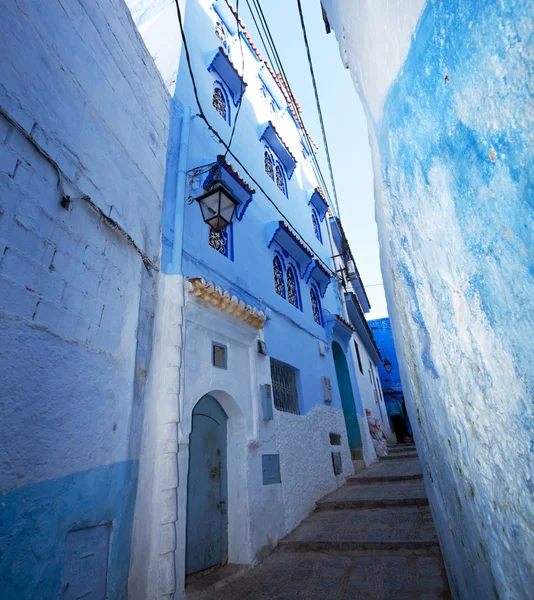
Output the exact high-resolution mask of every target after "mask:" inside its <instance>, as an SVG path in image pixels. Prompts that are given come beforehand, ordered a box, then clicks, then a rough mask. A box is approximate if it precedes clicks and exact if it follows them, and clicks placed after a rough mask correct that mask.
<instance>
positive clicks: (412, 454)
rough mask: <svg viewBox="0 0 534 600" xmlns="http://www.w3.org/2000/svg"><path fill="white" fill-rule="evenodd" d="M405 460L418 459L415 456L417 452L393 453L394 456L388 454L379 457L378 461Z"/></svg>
mask: <svg viewBox="0 0 534 600" xmlns="http://www.w3.org/2000/svg"><path fill="white" fill-rule="evenodd" d="M403 458H404V459H407V458H419V457H418V456H417V452H409V453H408V452H407V453H402V454H401V453H400V452H398V453H394V454H388V456H381V457H380V460H402V459H403Z"/></svg>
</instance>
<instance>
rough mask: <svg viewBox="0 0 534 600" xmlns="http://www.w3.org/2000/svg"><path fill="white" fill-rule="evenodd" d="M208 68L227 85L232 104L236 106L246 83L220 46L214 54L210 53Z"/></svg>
mask: <svg viewBox="0 0 534 600" xmlns="http://www.w3.org/2000/svg"><path fill="white" fill-rule="evenodd" d="M208 70H209V71H215V72H216V73H217V74H218V75H219V77H220V78H221V79H222V80H223V81H224V83H225V84H226V85H227V86H228V89H229V90H230V94H231V96H232V100H233V101H234V105H235V106H238V105H239V102H240V100H241V97H242V96H243V94H244V93H245V89H246V88H247V84H246V83H245V81H244V80H243V77H242V76H241V75H240V74H239V71H238V70H237V68H236V67H235V65H234V63H233V62H232V59H231V58H230V57H229V56H228V54H226V52H225V50H224V48H223V47H222V46H219V49H218V50H217V52H216V53H215V56H212V55H210V60H209V63H208Z"/></svg>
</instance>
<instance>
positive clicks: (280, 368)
mask: <svg viewBox="0 0 534 600" xmlns="http://www.w3.org/2000/svg"><path fill="white" fill-rule="evenodd" d="M271 380H272V383H273V397H274V406H275V408H277V409H278V410H280V411H282V412H288V413H293V414H295V415H300V408H299V393H298V389H297V372H296V371H295V369H293V367H290V366H289V365H286V364H285V363H282V362H280V361H278V360H275V359H274V358H271Z"/></svg>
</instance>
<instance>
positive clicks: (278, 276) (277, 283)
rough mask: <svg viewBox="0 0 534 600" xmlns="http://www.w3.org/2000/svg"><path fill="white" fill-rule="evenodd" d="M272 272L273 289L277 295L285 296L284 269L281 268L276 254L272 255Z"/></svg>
mask: <svg viewBox="0 0 534 600" xmlns="http://www.w3.org/2000/svg"><path fill="white" fill-rule="evenodd" d="M273 273H274V289H275V290H276V293H277V294H278V295H279V296H282V298H285V297H286V286H285V284H284V271H283V269H282V263H281V262H280V259H279V258H278V256H275V257H274V260H273Z"/></svg>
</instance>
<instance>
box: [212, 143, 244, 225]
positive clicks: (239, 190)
mask: <svg viewBox="0 0 534 600" xmlns="http://www.w3.org/2000/svg"><path fill="white" fill-rule="evenodd" d="M214 181H222V183H224V185H225V186H226V187H227V188H228V189H229V190H230V191H231V192H232V194H233V195H234V197H235V199H236V200H237V201H238V203H239V206H238V207H237V209H236V217H237V220H238V221H241V219H242V218H243V216H244V214H245V211H246V210H247V208H248V205H249V204H250V203H251V202H252V196H253V195H254V194H255V193H256V190H255V189H254V188H252V187H250V185H249V184H248V183H247V182H246V181H245V180H244V179H243V178H242V177H241V176H240V175H239V173H238V172H237V171H236V170H235V169H234V167H233V166H232V165H231V164H230V163H229V162H228V160H227V159H226V158H225V157H224V155H222V154H219V155H218V156H217V161H216V162H215V163H214V165H213V167H212V168H211V169H210V171H209V173H208V176H207V177H206V179H205V180H204V183H203V184H202V187H203V188H204V189H205V190H207V189H208V188H209V187H210V185H211V184H212V183H213V182H214Z"/></svg>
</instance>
